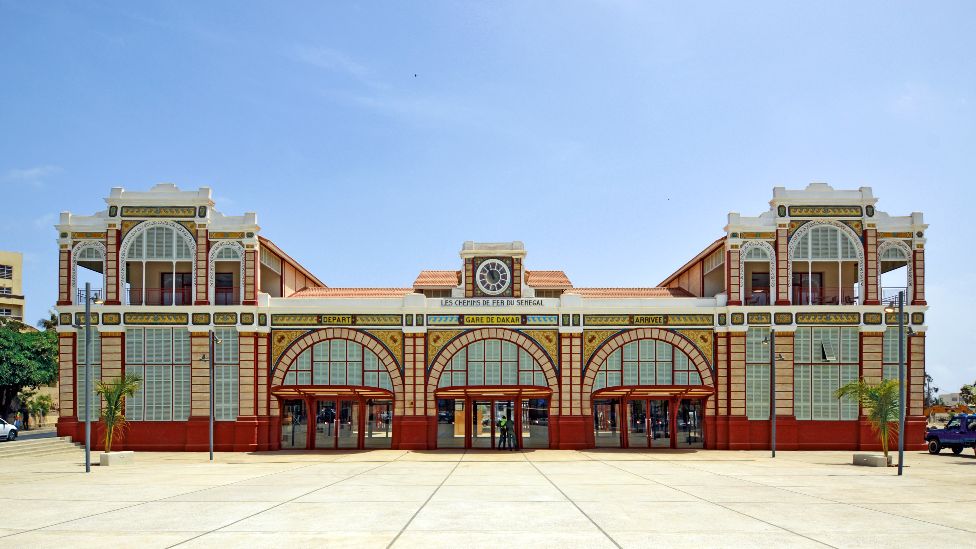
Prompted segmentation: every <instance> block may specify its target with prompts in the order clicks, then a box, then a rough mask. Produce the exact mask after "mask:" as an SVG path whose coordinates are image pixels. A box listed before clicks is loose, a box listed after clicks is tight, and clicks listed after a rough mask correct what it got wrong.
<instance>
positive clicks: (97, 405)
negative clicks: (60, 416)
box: [75, 362, 102, 421]
mask: <svg viewBox="0 0 976 549" xmlns="http://www.w3.org/2000/svg"><path fill="white" fill-rule="evenodd" d="M86 370H87V368H85V364H84V363H83V362H82V363H81V364H80V365H79V367H78V385H77V388H76V391H75V394H76V395H78V401H77V402H76V403H75V405H76V406H77V408H78V421H85V413H86V408H85V404H86V400H85V371H86ZM91 373H92V381H91V386H90V391H89V393H88V394H89V395H91V402H92V415H91V420H92V421H98V418H99V415H100V414H101V412H102V397H101V395H99V394H98V393H96V392H95V385H96V384H97V383H98V381H99V380H101V379H102V367H101V365H100V364H96V363H95V362H92V365H91Z"/></svg>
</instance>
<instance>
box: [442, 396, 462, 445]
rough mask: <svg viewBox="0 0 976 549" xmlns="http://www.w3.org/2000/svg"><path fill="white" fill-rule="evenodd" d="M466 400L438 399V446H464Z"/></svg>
mask: <svg viewBox="0 0 976 549" xmlns="http://www.w3.org/2000/svg"><path fill="white" fill-rule="evenodd" d="M464 424H465V421H464V400H461V399H458V400H455V399H453V398H441V399H438V400H437V447H438V448H464V435H465V432H464Z"/></svg>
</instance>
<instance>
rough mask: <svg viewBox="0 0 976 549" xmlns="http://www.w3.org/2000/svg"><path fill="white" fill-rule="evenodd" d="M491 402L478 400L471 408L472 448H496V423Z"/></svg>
mask: <svg viewBox="0 0 976 549" xmlns="http://www.w3.org/2000/svg"><path fill="white" fill-rule="evenodd" d="M491 408H492V407H491V401H480V400H476V401H474V402H473V403H472V406H471V412H472V413H471V447H472V448H491V447H492V446H494V439H495V422H494V421H493V420H492V417H491V415H492V413H491V412H492V409H491Z"/></svg>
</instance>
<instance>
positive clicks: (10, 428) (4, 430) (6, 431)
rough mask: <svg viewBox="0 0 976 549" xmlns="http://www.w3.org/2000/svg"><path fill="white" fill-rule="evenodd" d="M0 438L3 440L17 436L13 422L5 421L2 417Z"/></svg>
mask: <svg viewBox="0 0 976 549" xmlns="http://www.w3.org/2000/svg"><path fill="white" fill-rule="evenodd" d="M0 438H3V440H14V439H16V438H17V428H16V427H14V425H13V423H7V422H6V421H4V420H3V419H0Z"/></svg>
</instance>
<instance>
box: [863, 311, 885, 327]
mask: <svg viewBox="0 0 976 549" xmlns="http://www.w3.org/2000/svg"><path fill="white" fill-rule="evenodd" d="M881 321H882V316H881V313H864V323H865V324H871V325H878V324H881Z"/></svg>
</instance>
